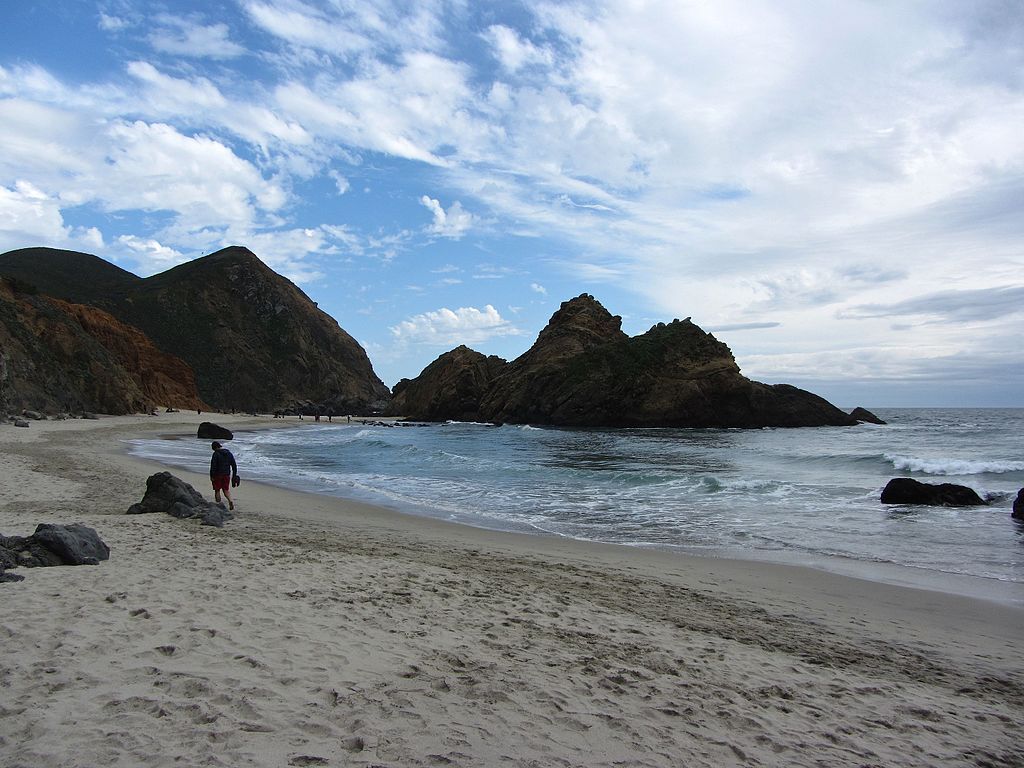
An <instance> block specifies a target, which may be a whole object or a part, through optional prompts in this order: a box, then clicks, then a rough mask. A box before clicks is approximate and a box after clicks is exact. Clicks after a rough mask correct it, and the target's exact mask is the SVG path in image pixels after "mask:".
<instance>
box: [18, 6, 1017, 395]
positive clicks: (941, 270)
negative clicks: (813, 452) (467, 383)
mask: <svg viewBox="0 0 1024 768" xmlns="http://www.w3.org/2000/svg"><path fill="white" fill-rule="evenodd" d="M0 125H2V126H3V130H0V251H3V250H8V249H12V248H19V247H25V246H32V245H48V246H54V247H61V248H74V249H78V250H83V251H86V252H89V253H95V254H97V255H100V256H103V257H104V258H107V259H109V260H111V261H113V262H115V263H117V264H119V265H120V266H122V267H124V268H126V269H129V270H131V271H134V272H136V273H137V274H140V275H149V274H154V273H156V272H159V271H162V270H164V269H167V268H169V267H171V266H174V265H175V264H178V263H181V262H183V261H187V260H189V259H192V258H196V257H198V256H201V255H203V254H206V253H210V252H212V251H214V250H217V249H218V248H221V247H224V246H226V245H234V244H238V245H246V246H248V247H249V248H251V249H252V250H253V251H254V252H255V253H256V254H257V255H259V256H260V257H261V258H262V259H263V260H264V261H265V262H266V263H267V264H269V265H270V266H271V267H273V268H274V269H276V270H277V271H279V272H281V273H282V274H285V275H286V276H288V277H290V278H291V279H293V280H294V281H295V282H296V283H298V284H299V285H300V287H302V288H303V290H304V291H305V292H306V293H307V294H309V296H310V297H311V298H312V299H313V300H315V301H317V302H318V303H319V305H320V306H321V308H323V309H324V310H325V311H327V312H328V313H329V314H331V315H332V316H333V317H335V318H337V319H338V321H339V323H340V324H341V326H342V327H343V328H345V329H346V330H347V331H349V333H351V334H352V335H353V336H354V337H355V338H356V339H358V340H359V341H360V343H362V344H363V346H364V347H365V348H366V350H367V353H368V354H369V356H370V359H371V361H372V362H373V364H374V368H375V370H376V371H377V372H378V374H379V375H380V376H381V377H382V378H383V379H384V381H385V382H386V383H387V384H389V385H393V384H394V383H395V382H396V381H397V380H398V379H400V378H402V377H407V376H415V375H416V374H418V373H419V372H420V370H422V368H423V367H424V366H425V365H426V364H427V363H429V362H430V361H431V360H433V359H434V358H436V357H437V356H438V355H439V354H441V353H442V352H444V351H446V350H448V349H450V348H452V347H454V346H456V345H458V344H467V345H469V346H471V347H473V348H475V349H478V350H480V351H481V352H485V353H487V354H497V355H500V356H502V357H505V358H506V359H511V358H514V357H516V356H518V355H519V354H521V353H522V352H524V351H525V350H526V349H527V348H528V347H529V345H530V344H531V343H532V342H533V340H534V338H535V337H536V334H537V333H538V332H539V331H540V329H541V328H542V327H543V326H544V324H545V323H546V322H547V320H548V318H549V317H550V315H551V314H552V312H554V311H555V310H556V309H557V307H558V304H559V303H560V302H561V301H564V300H566V299H569V298H571V297H573V296H576V295H578V294H580V293H583V292H588V293H592V294H594V295H595V296H596V297H597V298H598V299H599V300H600V301H601V302H602V303H603V304H604V305H605V306H606V307H607V308H608V309H609V310H610V311H611V312H612V313H613V314H620V315H622V317H623V327H624V329H625V330H626V331H627V332H628V333H630V334H636V333H642V332H643V331H645V330H647V329H648V328H649V327H650V326H651V325H652V324H654V323H656V322H659V321H667V320H671V319H672V318H674V317H679V318H682V317H692V318H693V320H694V322H696V323H697V324H698V325H700V326H701V327H703V328H704V329H705V330H709V331H712V332H714V333H715V334H716V336H717V337H718V338H720V339H722V340H723V341H725V342H726V343H727V344H729V346H730V347H731V348H732V350H733V352H734V354H735V355H736V358H737V362H738V363H739V364H740V367H741V369H742V370H743V372H744V373H745V374H746V375H748V376H750V377H751V378H754V379H758V380H761V381H766V382H769V383H777V382H788V383H793V384H797V385H799V386H803V387H806V388H808V389H811V390H812V391H815V392H817V393H819V394H822V395H824V396H825V397H827V398H829V399H831V400H833V401H834V402H836V403H837V404H839V405H847V406H852V405H857V404H862V405H866V406H868V407H872V406H874V407H883V406H886V405H950V406H956V405H1013V406H1021V405H1024V397H1022V395H1021V392H1022V386H1021V385H1022V381H1024V346H1022V344H1021V338H1022V336H1024V333H1022V332H1024V322H1022V319H1024V314H1022V313H1024V271H1022V269H1021V267H1022V265H1024V245H1022V244H1024V237H1022V236H1024V141H1022V139H1021V136H1022V135H1024V7H1022V6H1021V5H1020V3H1017V2H1002V1H1001V2H985V1H984V0H980V1H979V2H970V3H966V2H960V1H959V0H951V1H950V2H942V1H941V0H928V1H927V2H912V1H910V0H907V1H906V2H899V3H881V2H856V1H855V0H847V1H846V2H834V3H816V2H810V1H809V0H808V1H806V2H798V1H791V2H787V1H785V0H783V1H782V2H780V1H779V0H771V1H763V2H762V1H761V0H743V1H742V2H739V1H733V0H716V2H713V3H711V2H688V1H686V0H665V1H661V0H647V1H644V0H607V1H605V2H586V1H581V2H531V1H524V2H469V1H468V0H466V1H462V2H460V1H452V2H446V1H440V0H416V2H400V1H393V0H360V1H359V2H356V1H355V0H350V1H346V0H319V1H317V0H305V1H300V0H221V1H220V2H202V3H198V2H196V3H192V2H165V3H157V2H125V1H123V0H108V1H105V2H96V3H93V2H84V1H82V0H76V1H74V2H60V1H58V0H51V2H47V3H17V2H10V1H4V2H0Z"/></svg>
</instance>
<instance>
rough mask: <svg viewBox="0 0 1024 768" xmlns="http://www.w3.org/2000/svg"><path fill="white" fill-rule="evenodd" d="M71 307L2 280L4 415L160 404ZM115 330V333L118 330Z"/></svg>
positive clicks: (0, 396)
mask: <svg viewBox="0 0 1024 768" xmlns="http://www.w3.org/2000/svg"><path fill="white" fill-rule="evenodd" d="M68 306H69V305H65V304H63V303H61V302H57V301H54V300H51V299H49V298H47V297H45V296H41V295H38V294H34V293H30V292H29V293H27V292H24V291H23V290H22V289H21V286H19V285H18V284H17V283H15V282H14V281H12V280H10V279H9V278H8V279H2V280H0V413H20V412H21V411H22V410H23V409H30V410H39V411H50V412H53V413H58V412H60V413H64V412H73V413H81V412H83V411H100V412H103V413H113V414H121V413H135V412H140V411H148V410H149V409H150V408H152V407H153V406H154V405H155V404H156V403H155V401H153V400H152V399H150V398H149V397H147V395H146V393H145V392H144V391H143V388H142V387H141V386H140V382H139V381H138V380H137V379H136V378H134V377H133V376H132V375H131V374H130V373H129V371H128V370H127V369H126V368H125V367H124V366H123V365H121V363H120V362H119V360H118V359H117V357H116V356H115V354H113V353H112V352H111V351H110V350H108V349H107V348H106V347H105V346H104V345H103V344H102V343H100V341H98V340H97V339H96V338H94V337H93V336H91V335H90V334H89V333H87V332H86V331H85V330H84V329H83V327H82V325H81V323H80V322H79V321H78V320H77V319H76V318H75V317H74V315H73V314H72V313H70V312H68V311H67V307H68ZM96 311H98V310H96ZM112 319H113V318H111V320H112ZM115 322H116V321H115ZM122 327H123V326H122ZM110 331H111V334H110V335H111V336H112V335H113V334H114V333H116V331H115V330H114V328H113V326H112V327H111V329H110ZM192 395H193V397H195V392H194V391H193V393H192ZM161 404H163V403H161ZM167 404H172V403H167Z"/></svg>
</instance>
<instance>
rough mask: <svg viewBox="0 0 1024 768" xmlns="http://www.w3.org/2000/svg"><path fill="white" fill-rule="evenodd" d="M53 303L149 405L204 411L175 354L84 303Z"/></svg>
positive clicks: (193, 380)
mask: <svg viewBox="0 0 1024 768" xmlns="http://www.w3.org/2000/svg"><path fill="white" fill-rule="evenodd" d="M53 303H54V304H55V305H56V306H58V307H60V308H61V309H63V310H64V311H65V312H66V313H67V314H68V315H69V316H70V317H73V318H74V319H75V320H77V321H78V324H79V325H81V326H82V330H84V331H85V332H86V333H87V334H89V335H90V336H92V337H93V338H94V339H96V341H98V342H99V343H100V344H102V345H103V346H104V348H106V350H107V351H108V352H109V353H110V354H111V356H112V357H113V358H114V359H115V360H117V362H118V363H119V364H120V365H121V367H122V368H124V369H125V371H127V372H128V375H129V376H131V377H132V379H133V380H134V381H135V383H136V384H138V386H139V389H140V390H141V392H142V394H143V395H144V396H145V397H146V398H147V399H148V400H149V402H151V403H155V404H157V405H162V406H165V407H172V408H186V409H188V410H192V409H193V408H195V409H197V410H200V409H204V408H206V409H208V408H209V406H208V405H206V403H204V402H203V400H202V398H200V397H199V391H198V390H197V389H196V377H195V373H194V372H193V371H192V368H191V367H189V366H188V365H187V364H186V363H185V361H184V360H182V359H181V358H180V357H177V356H175V355H171V354H168V353H166V352H162V351H161V350H159V349H157V347H156V345H155V344H153V342H152V341H150V339H149V337H148V336H146V334H144V333H143V332H142V331H140V330H139V329H138V328H133V327H132V326H130V325H125V324H124V323H122V322H120V321H119V320H117V319H116V318H115V317H114V316H113V315H111V314H109V313H108V312H104V311H103V310H102V309H98V308H96V307H90V306H86V305H84V304H69V303H68V302H65V301H60V300H58V299H54V300H53Z"/></svg>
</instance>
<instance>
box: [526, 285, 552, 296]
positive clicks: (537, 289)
mask: <svg viewBox="0 0 1024 768" xmlns="http://www.w3.org/2000/svg"><path fill="white" fill-rule="evenodd" d="M530 290H531V291H533V292H534V293H539V294H540V295H541V296H547V295H548V289H547V288H545V287H544V286H543V285H541V284H540V283H530Z"/></svg>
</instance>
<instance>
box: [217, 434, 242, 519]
mask: <svg viewBox="0 0 1024 768" xmlns="http://www.w3.org/2000/svg"><path fill="white" fill-rule="evenodd" d="M210 447H211V448H212V449H213V456H212V457H211V459H210V482H211V483H213V498H214V500H215V501H216V502H217V503H218V504H219V503H220V492H221V491H224V498H226V499H227V500H228V509H234V508H235V502H233V501H232V500H231V476H232V475H235V476H237V475H238V465H237V464H236V463H235V457H234V455H233V454H232V453H231V451H229V450H228V449H227V448H222V447H221V445H220V443H218V442H213V443H211V444H210Z"/></svg>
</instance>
